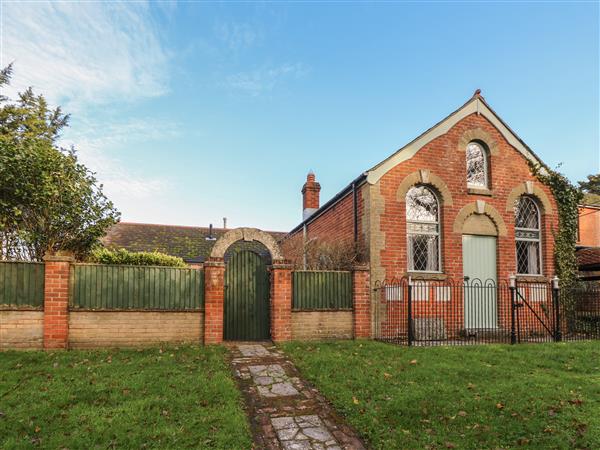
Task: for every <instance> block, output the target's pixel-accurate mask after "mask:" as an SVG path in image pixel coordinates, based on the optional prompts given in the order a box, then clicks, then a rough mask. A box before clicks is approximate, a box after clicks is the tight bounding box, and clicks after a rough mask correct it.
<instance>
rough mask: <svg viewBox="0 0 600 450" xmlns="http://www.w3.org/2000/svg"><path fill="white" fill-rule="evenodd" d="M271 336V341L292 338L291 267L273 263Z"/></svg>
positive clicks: (282, 340)
mask: <svg viewBox="0 0 600 450" xmlns="http://www.w3.org/2000/svg"><path fill="white" fill-rule="evenodd" d="M271 273H272V278H271V338H272V339H273V342H284V341H289V340H290V339H291V338H292V268H291V266H289V265H283V264H280V265H273V270H272V271H271Z"/></svg>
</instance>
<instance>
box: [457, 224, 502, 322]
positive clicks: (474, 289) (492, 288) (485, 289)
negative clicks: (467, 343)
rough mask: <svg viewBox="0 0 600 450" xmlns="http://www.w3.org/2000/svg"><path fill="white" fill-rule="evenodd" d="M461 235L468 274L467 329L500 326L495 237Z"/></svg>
mask: <svg viewBox="0 0 600 450" xmlns="http://www.w3.org/2000/svg"><path fill="white" fill-rule="evenodd" d="M462 238H463V239H462V242H463V274H464V276H465V277H469V278H468V280H467V279H466V278H465V287H464V290H465V296H464V298H465V328H467V329H491V328H497V327H498V301H497V283H496V238H495V237H493V236H474V235H470V234H465V235H463V237H462ZM486 282H487V283H486Z"/></svg>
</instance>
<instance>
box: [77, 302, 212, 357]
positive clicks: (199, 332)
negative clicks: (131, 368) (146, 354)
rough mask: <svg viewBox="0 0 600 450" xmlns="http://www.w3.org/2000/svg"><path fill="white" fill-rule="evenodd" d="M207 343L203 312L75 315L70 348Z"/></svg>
mask: <svg viewBox="0 0 600 450" xmlns="http://www.w3.org/2000/svg"><path fill="white" fill-rule="evenodd" d="M203 340H204V313H203V312H202V311H77V310H75V311H71V313H70V314H69V348H107V347H143V346H148V345H159V344H162V343H165V342H168V343H170V344H181V343H196V344H199V343H201V342H203Z"/></svg>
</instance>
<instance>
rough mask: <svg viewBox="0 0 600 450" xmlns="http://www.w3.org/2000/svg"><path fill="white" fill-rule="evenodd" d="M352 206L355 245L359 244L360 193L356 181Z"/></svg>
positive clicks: (353, 183)
mask: <svg viewBox="0 0 600 450" xmlns="http://www.w3.org/2000/svg"><path fill="white" fill-rule="evenodd" d="M352 204H353V208H354V243H355V244H356V243H357V242H358V193H357V191H356V181H353V182H352Z"/></svg>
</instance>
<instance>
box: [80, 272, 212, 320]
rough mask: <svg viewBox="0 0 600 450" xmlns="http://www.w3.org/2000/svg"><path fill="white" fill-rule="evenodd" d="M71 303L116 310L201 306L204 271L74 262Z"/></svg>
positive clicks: (85, 307) (194, 308)
mask: <svg viewBox="0 0 600 450" xmlns="http://www.w3.org/2000/svg"><path fill="white" fill-rule="evenodd" d="M71 267H72V268H71V270H72V272H71V283H72V289H71V300H70V301H71V307H72V308H74V309H77V308H79V309H116V310H123V309H124V310H144V309H146V310H170V311H173V310H175V311H177V310H199V309H201V308H203V307H204V271H203V270H198V269H181V268H174V267H154V266H152V267H151V266H116V265H114V266H113V265H96V264H76V265H73V266H71Z"/></svg>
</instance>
